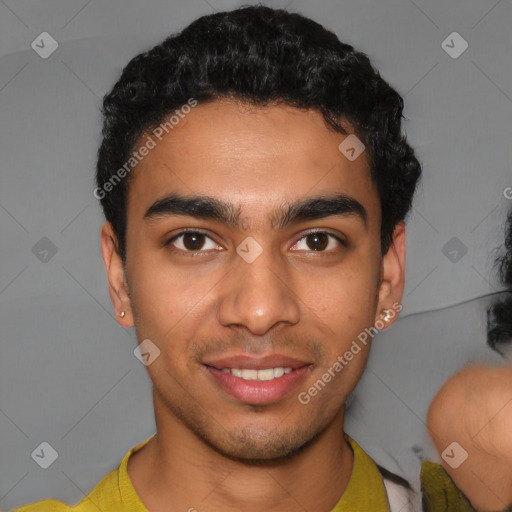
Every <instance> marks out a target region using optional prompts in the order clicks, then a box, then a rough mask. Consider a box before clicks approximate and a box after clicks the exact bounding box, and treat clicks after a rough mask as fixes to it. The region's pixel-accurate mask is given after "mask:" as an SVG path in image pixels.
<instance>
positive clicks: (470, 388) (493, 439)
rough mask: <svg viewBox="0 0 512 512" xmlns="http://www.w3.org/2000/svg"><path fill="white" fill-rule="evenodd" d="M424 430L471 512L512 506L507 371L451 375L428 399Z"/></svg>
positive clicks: (511, 371)
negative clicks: (430, 401)
mask: <svg viewBox="0 0 512 512" xmlns="http://www.w3.org/2000/svg"><path fill="white" fill-rule="evenodd" d="M427 428H428V429H429V434H430V437H431V438H432V441H433V442H434V445H435V447H436V449H437V451H438V452H439V454H440V456H441V459H442V463H443V466H444V467H445V469H446V471H447V472H448V473H449V475H450V476H451V478H452V479H453V481H454V482H455V484H456V485H457V486H458V487H459V489H460V490H461V491H462V492H464V494H465V495H466V496H467V497H468V499H469V500H470V501H471V503H472V505H473V506H474V507H475V508H476V509H477V510H479V511H488V510H493V511H494V510H497V511H499V510H504V509H505V508H506V507H507V506H509V505H511V504H512V367H509V366H502V367H487V366H483V365H473V366H469V367H467V368H464V369H463V370H461V371H460V372H458V373H457V374H455V375H454V376H453V377H451V378H450V379H449V380H448V381H447V382H446V383H445V384H444V385H443V387H442V388H441V389H440V391H439V392H438V393H437V395H436V396H435V398H434V400H433V401H432V403H431V405H430V408H429V411H428V415H427ZM454 442H456V443H458V445H453V446H452V447H451V449H449V450H447V451H445V450H446V449H447V448H448V447H450V445H451V444H452V443H454ZM464 450H465V452H467V458H466V459H465V460H464V461H463V462H462V463H460V462H461V461H462V460H463V459H464V458H465V456H466V455H465V452H464ZM443 452H444V456H443ZM459 463H460V465H458V464H459ZM452 466H453V467H452ZM455 466H458V467H455Z"/></svg>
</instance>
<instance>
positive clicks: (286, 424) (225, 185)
mask: <svg viewBox="0 0 512 512" xmlns="http://www.w3.org/2000/svg"><path fill="white" fill-rule="evenodd" d="M345 126H346V127H347V129H348V130H349V133H350V132H351V129H350V125H348V123H346V124H345ZM345 137H346V136H345V135H343V134H341V133H337V132H334V131H333V130H332V129H329V128H328V126H327V125H326V123H325V122H324V120H323V118H322V116H321V114H320V113H318V112H316V111H313V110H309V111H306V110H299V109H296V108H293V107H288V106H270V107H265V108H256V107H248V106H247V105H242V104H239V103H238V102H236V101H233V100H216V101H214V102H210V103H207V104H200V105H198V106H197V107H195V108H194V109H193V110H192V111H191V112H190V113H189V114H188V115H187V116H186V117H185V118H184V119H182V120H181V121H180V123H179V124H178V125H177V126H176V127H175V128H174V129H173V130H172V131H171V132H170V133H169V134H168V135H166V136H165V137H164V138H163V140H162V141H161V142H159V143H158V145H157V147H156V148H154V149H152V150H151V152H150V153H149V154H148V155H147V156H146V157H145V158H144V159H143V160H142V161H141V162H140V163H139V164H138V168H137V169H136V170H135V171H134V174H133V175H132V177H131V183H130V188H129V197H128V211H127V218H128V228H127V260H126V270H125V269H124V268H123V263H122V261H121V260H120V258H119V255H118V253H117V252H116V250H115V235H114V233H113V231H112V228H111V226H110V224H109V223H105V225H104V226H103V228H102V232H101V243H102V253H103V260H104V263H105V267H106V270H107V277H108V282H109V291H110V296H111V299H112V303H113V305H114V308H115V311H116V313H118V314H119V312H121V311H125V313H126V315H125V317H124V318H122V319H121V318H119V317H118V322H119V323H120V324H121V325H123V326H125V327H131V326H133V325H135V327H136V332H137V338H138V340H139V342H140V341H142V340H144V339H146V338H149V339H151V340H152V342H153V343H155V344H156V345H157V346H158V348H159V349H160V351H161V353H160V356H159V357H158V358H157V359H156V360H155V361H154V362H153V363H152V364H150V365H149V366H147V370H148V372H149V376H150V378H151V380H152V383H153V399H154V409H155V417H156V423H157V434H156V436H155V438H154V439H152V440H151V441H150V442H149V443H148V444H147V445H146V446H145V447H144V448H143V449H141V450H140V451H138V452H137V453H136V454H134V455H133V456H132V457H131V458H130V460H129V464H128V474H129V476H130V479H131V481H132V483H133V485H134V487H135V490H136V491H137V493H138V494H139V496H140V498H141V500H142V501H143V503H144V504H145V505H146V507H147V508H148V510H150V511H151V512H160V511H162V512H163V511H164V510H165V511H168V510H189V509H190V508H191V507H195V508H196V509H197V510H198V511H200V512H210V511H221V510H222V511H223V512H231V511H235V510H236V511H238V510H241V509H243V510H245V511H248V512H256V511H258V512H260V511H261V510H272V511H275V512H281V511H283V512H284V511H289V510H295V509H296V508H297V507H299V506H301V507H304V508H305V509H306V510H315V511H318V512H330V510H331V509H332V508H333V507H334V506H335V504H336V503H337V502H338V500H339V499H340V497H341V495H342V494H343V492H344V490H345V488H346V486H347V483H348V480H349V478H350V474H351V471H352V465H353V454H352V451H351V449H350V447H349V445H348V444H347V443H346V442H345V440H344V438H343V436H342V434H341V433H342V432H343V425H344V403H345V400H346V398H347V397H348V396H349V394H350V393H351V391H352V390H353V389H354V387H355V385H356V384H357V382H358V380H359V378H360V377H361V374H362V372H363V370H364V367H365V364H366V361H367V358H368V352H369V346H370V343H369V344H368V345H367V346H366V347H364V346H362V350H361V351H360V352H359V353H358V354H357V355H356V356H354V358H353V359H352V360H351V361H350V363H349V364H348V365H347V366H345V367H344V368H343V370H342V371H341V372H340V373H339V374H337V376H336V378H334V379H333V380H332V381H331V382H330V383H329V384H328V385H327V386H326V387H325V388H324V389H323V390H322V391H321V392H320V393H318V395H317V396H315V397H314V398H313V399H312V400H311V402H310V403H309V404H307V405H303V404H301V403H300V402H299V401H298V399H297V394H298V393H299V392H301V391H306V390H307V389H308V388H309V387H311V385H312V384H313V383H314V382H315V381H317V380H318V379H319V378H320V377H321V375H322V374H323V373H325V371H326V370H327V369H328V368H329V367H330V366H332V364H333V363H334V362H335V361H336V358H337V357H338V356H339V355H342V354H344V353H345V351H346V350H347V349H348V348H349V347H350V345H351V343H352V341H353V340H354V339H356V337H357V335H358V334H359V333H361V332H362V331H363V330H364V329H365V328H367V327H369V326H373V325H374V323H375V322H376V321H377V320H380V319H381V318H382V310H383V309H390V308H392V305H393V304H394V303H396V302H399V301H400V299H401V297H402V294H403V287H404V265H405V227H404V225H403V223H399V224H397V226H396V228H395V231H394V234H393V243H392V245H391V247H390V249H389V250H388V251H387V253H386V254H385V255H384V256H382V254H381V250H380V222H381V212H380V202H379V198H378V194H377V191H376V189H375V186H374V184H373V182H372V181H371V178H370V170H369V166H368V161H367V158H366V153H363V154H362V155H361V156H360V157H358V158H357V159H355V160H354V161H349V160H348V159H347V158H346V157H345V156H344V155H343V154H342V153H341V152H340V151H339V150H338V145H339V144H340V143H341V142H342V141H343V140H344V139H345ZM172 192H177V193H181V194H183V195H195V194H204V195H208V196H210V197H215V198H218V199H222V200H223V201H226V202H229V203H232V204H233V205H234V207H235V209H237V210H238V211H239V213H240V216H241V226H239V228H233V227H229V226H227V225H225V224H223V223H221V222H218V221H214V220H199V219H196V218H194V217H191V216H166V217H165V216H162V217H160V218H158V219H152V220H151V221H148V220H147V219H146V220H144V218H143V216H144V213H145V211H146V210H147V209H148V208H149V207H150V206H151V205H152V204H153V203H154V202H155V201H156V200H157V199H159V198H161V197H163V196H165V195H167V194H170V193H172ZM333 193H344V194H346V195H348V196H350V197H352V198H354V199H356V200H357V201H359V202H360V203H361V204H362V205H363V206H364V208H365V209H366V212H367V220H366V224H365V222H363V221H362V220H361V219H360V218H359V217H358V216H356V215H342V216H334V215H331V216H328V217H324V218H321V219H316V220H307V221H301V222H299V223H297V224H293V225H289V226H286V227H284V228H282V229H281V228H280V229H278V228H277V227H276V226H275V224H274V225H273V224H272V222H271V221H270V217H271V215H276V214H277V213H276V212H278V211H279V209H280V208H281V207H282V205H283V203H284V202H290V203H293V202H296V201H301V200H304V199H307V198H311V197H318V196H325V195H332V194H333ZM183 228H198V229H201V230H204V231H206V232H207V235H208V236H209V237H211V239H212V240H210V239H209V238H205V239H204V244H203V247H204V248H202V249H200V250H202V251H203V252H199V253H198V254H197V253H196V255H195V256H193V257H191V256H190V255H187V253H186V252H185V249H186V247H185V246H184V245H183V244H184V239H183V237H181V238H180V239H178V240H175V241H174V248H175V251H172V250H171V249H172V248H173V245H171V246H167V247H166V246H165V243H164V242H166V241H167V240H169V239H171V238H172V237H173V236H175V235H176V234H177V233H179V231H180V230H181V229H183ZM320 228H321V229H320ZM313 229H314V230H321V231H328V232H329V233H331V234H333V235H335V236H339V237H345V239H346V240H347V241H348V244H349V245H348V247H344V246H343V245H341V244H340V243H338V242H337V241H336V240H335V239H332V238H331V237H326V238H324V242H322V243H323V246H324V247H323V248H322V249H321V250H320V251H315V250H314V248H315V247H316V246H315V243H314V240H313V241H311V237H307V236H306V235H307V234H308V231H310V230H313ZM248 236H252V237H253V238H254V239H255V240H256V241H257V242H258V243H259V244H260V246H261V247H262V249H263V252H262V254H261V255H260V256H259V257H258V258H257V259H256V260H255V261H254V262H252V263H250V264H248V263H246V262H245V261H244V260H243V259H242V258H241V257H239V256H238V254H237V253H236V247H237V246H238V245H239V244H240V243H241V242H242V241H244V240H245V238H246V237H248ZM327 243H328V245H327ZM189 247H190V246H189ZM180 248H181V251H180V250H179V249H180ZM216 249H220V250H216ZM322 251H323V252H322ZM397 316H398V314H397V315H395V317H394V319H396V317H397ZM394 319H392V320H390V321H389V322H388V323H387V325H388V326H389V325H391V323H393V321H394ZM239 352H249V353H251V354H252V355H256V356H262V355H266V354H269V353H272V352H279V353H284V354H287V355H291V356H293V357H296V358H300V359H302V360H304V361H307V362H310V363H311V364H310V369H309V374H308V376H307V379H306V381H305V384H304V385H303V386H301V387H300V389H297V390H296V391H294V392H292V393H291V394H289V395H287V396H286V397H285V398H283V399H282V400H279V401H277V402H274V403H271V404H268V405H263V406H254V405H250V404H246V403H241V402H239V401H237V400H234V399H233V398H231V397H230V396H228V395H227V394H226V393H225V392H224V391H223V390H222V389H221V388H219V387H218V386H217V385H216V383H215V381H214V380H213V379H212V378H211V376H210V375H209V373H208V372H207V371H205V367H204V366H203V365H202V363H201V361H202V360H203V359H204V358H205V357H206V356H210V357H212V356H226V355H232V354H234V353H239Z"/></svg>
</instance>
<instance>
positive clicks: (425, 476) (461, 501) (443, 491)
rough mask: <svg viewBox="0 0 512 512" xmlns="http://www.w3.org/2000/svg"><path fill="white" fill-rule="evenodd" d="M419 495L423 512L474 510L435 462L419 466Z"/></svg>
mask: <svg viewBox="0 0 512 512" xmlns="http://www.w3.org/2000/svg"><path fill="white" fill-rule="evenodd" d="M421 493H422V500H423V510H424V511H425V512H442V511H451V510H457V511H458V512H474V510H475V509H474V508H473V507H472V506H471V503H470V502H469V501H468V499H467V498H466V497H465V496H464V494H463V493H462V492H461V491H460V490H459V489H458V488H457V486H456V485H455V484H454V483H453V480H452V479H451V478H450V476H449V475H448V473H447V472H446V470H445V469H444V468H443V466H442V465H441V464H438V463H436V462H430V461H426V462H423V464H422V465H421Z"/></svg>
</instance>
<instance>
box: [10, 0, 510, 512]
mask: <svg viewBox="0 0 512 512" xmlns="http://www.w3.org/2000/svg"><path fill="white" fill-rule="evenodd" d="M247 3H248V2H244V4H247ZM239 5H242V3H240V2H238V1H232V0H208V1H206V0H188V1H186V2H178V1H176V0H175V1H163V0H151V1H144V2H143V1H141V0H123V1H121V0H113V1H109V2H101V1H98V0H89V1H87V0H67V1H64V0H45V1H41V0H5V1H2V2H0V46H1V56H0V70H1V71H0V115H1V119H2V124H1V128H0V154H1V160H0V166H1V177H0V180H1V187H0V240H1V252H0V337H1V345H0V347H1V356H2V357H1V358H0V507H1V508H2V509H9V508H11V507H13V506H17V505H20V504H23V503H27V502H31V501H35V500H39V499H42V498H58V499H60V500H64V501H67V502H69V503H75V502H76V501H78V500H79V499H80V498H82V496H83V495H84V494H85V493H87V492H89V491H90V490H91V489H92V487H93V486H94V485H95V484H96V483H97V482H98V481H99V480H100V479H101V478H102V477H103V476H104V475H105V474H106V473H107V472H109V471H111V470H112V469H114V468H115V467H117V465H118V464H119V462H120V460H121V458H122V456H123V455H124V454H125V453H126V451H127V450H128V449H130V448H131V447H132V446H134V445H135V444H137V443H139V442H141V441H143V440H144V439H146V438H147V437H149V436H150V435H152V434H153V432H154V430H155V424H154V418H153V412H152V402H151V386H150V380H149V378H148V377H147V374H146V370H145V368H144V366H143V365H142V364H141V363H140V362H139V361H138V360H137V359H136V358H135V356H134V354H133V350H134V348H135V346H136V339H135V335H134V332H132V331H131V330H127V329H124V328H122V327H120V326H119V325H118V324H117V323H116V321H115V319H114V317H113V312H112V307H111V304H110V299H109V297H108V293H107V284H106V279H105V271H104V268H103V263H102V261H101V255H100V245H99V229H100V226H101V223H102V221H103V218H102V213H101V211H100V208H99V204H98V202H97V200H96V199H95V198H94V197H93V195H92V190H93V187H94V182H93V176H94V166H95V157H96V150H97V147H98V144H99V141H100V127H101V126H100V116H99V106H100V101H101V98H102V96H103V95H104V94H105V93H106V92H107V91H108V90H109V89H110V87H111V86H112V85H113V83H114V81H115V80H116V79H117V77H118V76H119V73H120V72H121V69H122V68H123V67H124V65H125V64H126V63H127V62H128V60H129V59H130V58H131V57H133V56H134V55H135V54H137V53H140V52H141V51H143V50H146V49H149V48H150V47H151V46H153V45H154V44H156V43H158V42H160V41H161V40H162V39H163V38H164V37H166V36H167V35H169V34H170V33H172V32H176V31H178V30H180V29H181V28H183V27H184V26H185V25H186V24H188V23H189V22H190V21H192V20H193V19H195V18H197V17H198V16H200V15H203V14H207V13H210V12H213V11H214V10H224V9H232V8H235V7H238V6H239ZM268 5H273V6H278V7H285V6H288V9H289V10H291V11H297V12H301V13H303V14H305V15H308V16H310V17H312V18H313V19H315V20H316V21H318V22H320V23H322V24H324V25H325V26H326V27H327V28H330V29H332V30H334V31H335V32H336V33H337V34H338V36H339V37H340V39H341V40H343V41H345V42H348V43H351V44H353V45H354V46H356V48H357V49H359V50H362V51H364V52H365V53H367V54H368V55H369V56H370V58H371V59H372V62H373V64H374V65H375V66H376V67H377V68H378V69H379V70H380V72H381V74H382V76H383V77H384V78H385V79H386V80H388V81H389V82H390V83H391V84H392V85H393V86H394V87H395V88H396V89H397V90H398V91H399V92H400V93H401V94H402V95H403V96H404V99H405V103H406V108H405V115H406V116H407V121H406V123H405V130H406V132H407V134H408V137H409V140H410V142H411V144H412V145H413V146H414V147H415V148H416V150H417V153H418V156H419V158H420V159H421V160H422V162H423V170H424V177H423V181H422V185H421V187H420V190H419V192H418V195H417V197H416V202H415V206H414V210H413V212H412V214H411V216H410V218H409V222H408V261H407V289H406V292H405V296H404V299H403V302H404V310H403V312H402V315H401V319H400V320H399V321H398V322H397V323H395V325H394V326H393V327H392V328H391V329H390V330H388V331H385V332H384V333H382V334H380V335H379V336H378V338H377V339H376V341H375V343H374V348H373V353H372V356H371V359H370V362H369V368H368V370H367V372H366V374H365V376H364V378H363V380H362V382H361V383H360V385H359V387H358V389H357V393H356V395H355V397H354V400H353V403H352V406H351V409H350V416H349V419H348V424H347V431H348V432H349V433H350V434H352V435H353V436H354V437H355V438H356V439H357V440H358V441H359V442H360V444H362V446H363V447H364V448H365V449H366V450H367V451H368V452H369V453H370V454H371V455H372V456H374V458H376V459H377V461H378V462H381V463H384V464H387V465H388V466H389V467H390V469H394V470H395V471H397V472H399V473H401V474H403V475H405V476H406V477H408V478H409V479H411V480H414V478H415V476H416V474H417V471H418V469H419V461H420V459H421V458H422V457H435V455H434V454H433V452H432V447H431V445H430V443H429V441H428V438H427V435H426V432H425V427H424V424H423V421H424V417H425V412H426V408H427V406H428V403H429V402H430V400H431V398H432V397H433V394H434V393H435V391H436V390H437V389H438V387H439V386H440V385H441V383H442V382H443V381H444V380H445V379H446V378H447V377H448V376H449V375H450V374H452V373H453V372H455V371H456V370H457V369H458V368H459V367H461V366H462V365H464V364H465V363H467V362H468V361H471V360H488V361H491V360H496V361H497V360H498V359H499V358H498V357H497V356H495V355H494V354H493V353H491V351H490V349H488V348H486V346H485V323H484V321H485V308H486V305H487V304H488V299H486V298H485V296H486V295H487V294H489V293H493V292H496V291H497V290H499V289H500V286H499V284H498V283H497V281H496V279H495V276H494V274H495V273H494V271H493V266H492V264H493V258H494V254H493V252H492V251H493V249H494V248H495V247H497V246H500V244H501V243H502V241H503V221H504V218H505V214H506V211H507V209H508V208H509V207H512V200H510V199H507V197H505V194H504V191H505V190H506V188H507V187H512V172H511V164H510V162H511V161H512V150H511V148H512V144H511V142H512V141H511V134H512V99H511V98H512V36H511V32H510V26H511V22H512V3H511V2H510V1H508V0H501V1H497V0H479V1H476V0H465V1H463V0H450V1H433V0H428V1H427V0H414V1H413V0H385V1H383V0H357V1H356V0H353V1H334V0H330V1H328V0H322V1H305V0H294V1H291V2H290V0H286V1H285V0H283V1H275V2H270V3H268ZM44 31H46V32H49V33H50V34H51V36H52V37H53V38H55V39H56V40H57V41H58V44H59V46H58V48H57V50H56V51H55V52H54V53H53V54H52V55H51V56H50V57H49V58H47V59H43V58H41V57H40V56H39V55H38V54H37V53H36V52H35V51H34V50H33V49H32V48H31V43H32V41H33V40H36V38H37V37H38V36H39V34H41V33H42V32H44ZM453 31H456V32H458V33H459V34H460V35H461V36H462V37H463V38H464V39H465V40H466V41H467V42H468V44H469V47H468V49H467V50H466V51H465V52H464V53H462V54H461V55H460V56H459V57H458V58H452V57H451V56H450V55H448V53H446V51H445V50H444V49H443V48H442V45H441V43H442V42H443V40H445V39H446V38H447V36H448V35H449V34H451V33H452V32H453ZM449 44H451V45H452V46H453V45H455V50H457V49H458V48H459V47H460V46H457V45H458V43H457V44H455V43H453V44H452V43H449ZM44 237H46V238H45V239H43V238H44ZM454 237H455V238H456V240H452V239H453V238H454ZM41 239H43V240H42V241H41ZM46 239H48V240H49V241H51V242H49V241H48V240H46ZM450 240H451V242H450ZM447 243H449V244H448V246H446V244H447ZM52 249H53V251H52ZM466 249H467V253H465V254H464V252H465V251H466ZM44 250H47V251H48V252H47V253H44V252H43V251H44ZM453 250H455V251H456V252H451V253H450V252H449V251H453ZM55 251H56V252H55ZM54 252H55V254H53V253H54ZM43 441H46V442H48V443H50V444H51V445H52V446H53V447H54V449H55V450H56V451H57V452H58V459H57V460H56V461H55V462H54V463H53V464H52V465H51V466H50V467H49V468H48V469H42V468H40V467H39V466H38V465H37V464H36V463H35V462H34V460H33V459H32V458H31V453H32V452H33V450H34V449H35V448H36V447H38V445H39V444H40V443H41V442H43Z"/></svg>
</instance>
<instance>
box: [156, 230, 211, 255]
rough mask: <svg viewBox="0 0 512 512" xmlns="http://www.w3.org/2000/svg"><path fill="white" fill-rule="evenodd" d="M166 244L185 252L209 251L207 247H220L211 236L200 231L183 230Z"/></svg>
mask: <svg viewBox="0 0 512 512" xmlns="http://www.w3.org/2000/svg"><path fill="white" fill-rule="evenodd" d="M165 245H166V246H172V248H173V249H176V250H178V251H183V252H207V249H217V247H218V245H217V244H216V243H215V242H214V241H213V240H212V239H211V238H210V237H209V236H207V235H205V234H204V233H201V232H200V231H182V232H181V233H178V234H177V235H176V236H175V237H173V238H171V239H170V240H169V241H168V242H167V243H166V244H165Z"/></svg>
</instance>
